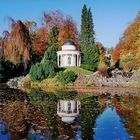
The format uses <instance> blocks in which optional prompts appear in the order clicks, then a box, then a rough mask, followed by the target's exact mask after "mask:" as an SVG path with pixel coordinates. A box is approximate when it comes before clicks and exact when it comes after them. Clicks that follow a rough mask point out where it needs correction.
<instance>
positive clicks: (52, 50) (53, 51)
mask: <svg viewBox="0 0 140 140" xmlns="http://www.w3.org/2000/svg"><path fill="white" fill-rule="evenodd" d="M58 34H59V31H58V28H57V27H56V26H54V27H53V28H52V30H51V33H50V37H49V44H50V46H49V47H48V48H47V50H46V52H45V54H44V58H43V63H45V62H46V61H52V62H53V63H54V64H55V65H57V50H58V47H59V45H58Z"/></svg>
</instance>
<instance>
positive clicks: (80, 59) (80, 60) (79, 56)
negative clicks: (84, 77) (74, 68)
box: [79, 54, 81, 66]
mask: <svg viewBox="0 0 140 140" xmlns="http://www.w3.org/2000/svg"><path fill="white" fill-rule="evenodd" d="M80 65H81V55H80V54H79V66H80Z"/></svg>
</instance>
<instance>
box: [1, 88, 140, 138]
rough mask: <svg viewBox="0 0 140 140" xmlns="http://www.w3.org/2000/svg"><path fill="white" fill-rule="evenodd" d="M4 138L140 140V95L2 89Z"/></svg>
mask: <svg viewBox="0 0 140 140" xmlns="http://www.w3.org/2000/svg"><path fill="white" fill-rule="evenodd" d="M0 97H1V98H0V140H139V139H140V131H139V130H140V97H139V96H132V94H127V95H126V94H125V95H124V96H122V95H117V94H113V95H112V94H111V93H104V94H100V95H97V94H93V93H77V92H75V91H58V92H55V93H45V92H43V91H40V90H38V89H32V90H31V91H30V93H25V92H23V91H20V90H17V89H10V88H3V89H2V88H1V89H0Z"/></svg>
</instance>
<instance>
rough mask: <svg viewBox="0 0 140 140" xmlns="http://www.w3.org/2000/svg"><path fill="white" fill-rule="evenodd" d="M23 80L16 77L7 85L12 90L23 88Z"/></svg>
mask: <svg viewBox="0 0 140 140" xmlns="http://www.w3.org/2000/svg"><path fill="white" fill-rule="evenodd" d="M22 78H23V76H20V77H15V78H13V79H10V80H9V81H8V82H7V83H6V84H7V85H8V86H9V87H10V88H15V89H18V88H20V87H22Z"/></svg>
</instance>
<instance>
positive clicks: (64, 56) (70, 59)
mask: <svg viewBox="0 0 140 140" xmlns="http://www.w3.org/2000/svg"><path fill="white" fill-rule="evenodd" d="M57 64H58V67H68V66H75V67H79V66H80V65H81V53H80V51H79V50H78V48H77V46H75V44H74V42H73V41H71V40H67V41H66V42H65V43H64V45H63V46H62V47H61V50H60V51H58V52H57Z"/></svg>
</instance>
